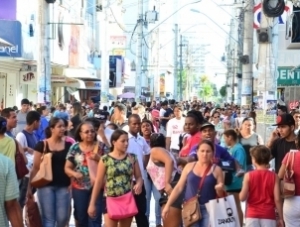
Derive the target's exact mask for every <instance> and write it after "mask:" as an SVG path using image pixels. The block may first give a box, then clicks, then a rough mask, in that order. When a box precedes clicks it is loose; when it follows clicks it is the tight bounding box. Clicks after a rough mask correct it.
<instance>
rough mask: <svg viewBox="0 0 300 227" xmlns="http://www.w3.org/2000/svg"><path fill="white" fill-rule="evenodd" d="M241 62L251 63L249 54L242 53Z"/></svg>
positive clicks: (244, 63)
mask: <svg viewBox="0 0 300 227" xmlns="http://www.w3.org/2000/svg"><path fill="white" fill-rule="evenodd" d="M240 62H241V63H242V64H243V65H246V64H249V62H250V61H249V55H242V56H240Z"/></svg>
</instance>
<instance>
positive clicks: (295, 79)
mask: <svg viewBox="0 0 300 227" xmlns="http://www.w3.org/2000/svg"><path fill="white" fill-rule="evenodd" d="M293 69H294V67H278V78H277V97H278V100H280V101H283V102H284V103H285V104H286V105H287V106H288V107H289V104H290V103H294V102H295V101H299V100H300V69H294V70H293Z"/></svg>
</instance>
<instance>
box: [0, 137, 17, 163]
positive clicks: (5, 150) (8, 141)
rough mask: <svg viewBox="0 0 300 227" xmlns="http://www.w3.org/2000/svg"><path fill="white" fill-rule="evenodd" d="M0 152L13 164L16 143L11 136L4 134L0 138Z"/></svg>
mask: <svg viewBox="0 0 300 227" xmlns="http://www.w3.org/2000/svg"><path fill="white" fill-rule="evenodd" d="M0 154H3V155H5V156H6V157H8V158H9V159H11V160H12V162H13V163H14V164H15V155H16V143H15V141H14V139H13V138H11V137H9V136H5V137H4V138H2V139H0Z"/></svg>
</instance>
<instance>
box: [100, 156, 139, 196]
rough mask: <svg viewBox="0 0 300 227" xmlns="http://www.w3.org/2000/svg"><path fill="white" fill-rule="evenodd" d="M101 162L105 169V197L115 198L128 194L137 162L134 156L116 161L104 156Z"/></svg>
mask: <svg viewBox="0 0 300 227" xmlns="http://www.w3.org/2000/svg"><path fill="white" fill-rule="evenodd" d="M102 161H103V163H104V165H105V168H106V184H105V188H106V189H105V191H106V196H109V197H117V196H121V195H124V194H126V193H127V192H129V191H130V190H131V187H132V184H131V182H132V177H133V173H134V164H135V162H136V161H137V158H136V155H134V154H127V155H126V156H125V157H124V158H123V159H121V160H118V159H115V158H113V157H111V156H110V155H109V154H106V155H104V156H103V157H102Z"/></svg>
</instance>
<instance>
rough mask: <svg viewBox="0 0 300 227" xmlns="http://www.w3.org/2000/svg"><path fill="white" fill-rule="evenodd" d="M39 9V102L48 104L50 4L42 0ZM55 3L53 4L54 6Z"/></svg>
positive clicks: (49, 82) (49, 87)
mask: <svg viewBox="0 0 300 227" xmlns="http://www.w3.org/2000/svg"><path fill="white" fill-rule="evenodd" d="M38 2H39V9H38V21H39V23H38V24H39V39H38V47H39V51H38V58H37V75H38V78H37V91H38V94H37V102H38V103H43V104H46V103H48V102H50V101H51V100H50V95H49V94H50V91H51V61H50V53H49V51H50V50H49V47H50V37H49V26H50V25H49V22H50V21H49V20H50V13H49V8H50V4H49V3H47V2H46V1H44V0H40V1H38ZM52 5H53V4H51V7H52Z"/></svg>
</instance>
